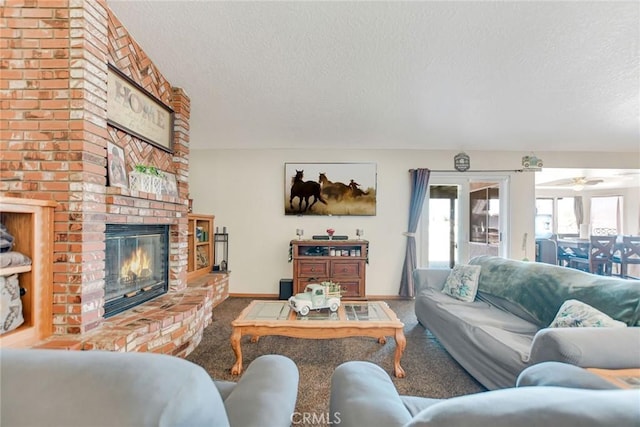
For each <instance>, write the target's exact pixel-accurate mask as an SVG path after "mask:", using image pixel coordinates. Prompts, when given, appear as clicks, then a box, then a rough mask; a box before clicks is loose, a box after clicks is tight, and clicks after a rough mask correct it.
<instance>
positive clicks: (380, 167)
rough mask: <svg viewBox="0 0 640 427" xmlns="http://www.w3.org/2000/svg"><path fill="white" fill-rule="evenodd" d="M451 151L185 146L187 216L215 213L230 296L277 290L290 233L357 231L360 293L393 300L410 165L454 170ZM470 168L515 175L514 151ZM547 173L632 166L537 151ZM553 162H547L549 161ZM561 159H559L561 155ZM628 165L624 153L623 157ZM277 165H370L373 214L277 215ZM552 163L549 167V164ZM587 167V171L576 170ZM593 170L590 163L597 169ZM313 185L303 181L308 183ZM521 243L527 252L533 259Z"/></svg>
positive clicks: (517, 240) (515, 213)
mask: <svg viewBox="0 0 640 427" xmlns="http://www.w3.org/2000/svg"><path fill="white" fill-rule="evenodd" d="M458 151H459V150H456V151H426V150H340V151H327V150H193V151H192V152H191V154H190V175H189V184H190V198H192V199H193V200H194V202H193V211H194V212H195V213H201V214H213V215H215V217H216V218H215V224H216V225H217V226H218V227H222V226H226V227H227V230H228V232H229V241H230V243H229V268H230V270H231V281H230V288H231V289H230V292H231V293H240V294H277V293H278V289H279V281H280V279H281V278H291V277H292V264H290V263H288V262H287V258H288V251H289V241H290V240H292V239H295V238H296V236H295V229H296V228H303V229H304V230H305V237H307V238H310V237H311V236H312V235H313V234H324V230H326V229H327V228H329V227H332V228H335V230H336V234H347V235H349V236H350V237H354V236H355V229H356V228H363V229H364V230H365V238H366V239H367V240H369V242H370V249H369V265H368V266H367V295H371V296H374V295H380V296H388V295H397V293H398V288H399V284H400V275H401V272H402V263H403V260H404V247H405V241H406V240H405V239H406V238H405V237H404V236H403V235H402V232H404V231H406V227H407V221H408V208H409V191H410V186H409V173H408V170H409V169H412V168H429V169H444V170H452V169H453V156H454V155H455V154H456V153H457V152H458ZM467 154H469V155H470V156H471V168H472V169H473V170H494V169H519V168H520V167H521V157H522V156H523V155H526V154H529V153H520V152H468V153H467ZM536 155H537V156H538V157H540V158H542V159H543V160H544V161H545V166H550V167H575V166H576V165H575V164H574V163H575V162H578V163H579V162H580V159H582V161H583V163H584V165H583V166H584V167H607V168H616V167H619V168H632V167H635V166H634V165H629V164H628V163H629V162H626V164H625V162H624V160H625V159H624V158H623V159H621V157H625V156H620V155H613V154H608V153H586V154H580V155H577V154H576V153H567V154H564V155H563V154H562V153H551V154H546V153H536ZM551 156H553V158H551ZM563 158H565V159H566V161H565V162H563V161H562V159H563ZM626 158H627V159H628V156H627V157H626ZM285 162H300V163H312V162H374V163H376V164H377V172H378V180H377V215H376V216H369V217H364V216H357V217H327V216H318V217H315V216H302V217H298V216H285V215H284V207H283V204H284V188H285V177H284V164H285ZM552 165H553V166H552ZM585 165H586V166H585ZM596 165H597V166H596ZM307 178H309V179H312V177H307ZM510 196H511V206H510V207H511V209H510V211H511V212H510V215H511V216H510V221H511V235H510V241H509V245H510V246H509V247H510V248H511V251H510V253H509V257H512V258H516V259H521V258H522V257H523V256H524V253H523V251H522V237H523V235H524V233H529V236H533V235H534V231H533V228H534V215H535V192H534V174H533V173H513V174H511V192H510ZM533 245H534V242H533V239H529V242H528V249H527V253H528V254H529V258H531V257H532V254H533V253H534V246H533Z"/></svg>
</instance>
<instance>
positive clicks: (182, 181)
mask: <svg viewBox="0 0 640 427" xmlns="http://www.w3.org/2000/svg"><path fill="white" fill-rule="evenodd" d="M1 19H2V24H3V25H1V26H0V44H1V46H2V58H0V61H1V62H0V87H1V94H2V98H1V101H0V102H1V106H2V118H1V119H2V120H1V122H0V152H1V154H0V179H1V181H0V191H1V192H3V193H7V194H9V195H13V196H18V197H29V198H38V199H51V200H55V201H56V202H58V207H57V208H56V213H55V225H54V228H55V230H54V231H55V244H54V259H55V261H54V286H53V315H54V318H53V324H54V334H56V335H59V336H65V335H69V334H88V333H89V332H91V331H94V330H96V329H97V328H99V327H100V326H102V325H103V324H104V323H105V321H104V319H103V317H102V314H103V304H104V273H105V272H104V267H105V266H104V257H105V252H104V251H105V243H104V231H105V224H106V223H124V222H133V223H162V224H170V239H171V255H170V260H169V261H170V293H173V294H177V293H182V294H184V293H185V292H188V286H187V282H186V258H187V257H186V254H185V251H186V248H187V244H186V239H187V198H188V191H189V189H188V173H189V172H188V171H189V115H190V103H189V97H188V96H187V94H186V93H184V91H183V90H181V89H179V88H174V87H172V86H171V84H170V83H169V82H168V81H167V80H166V78H164V76H163V75H162V73H161V72H160V71H159V70H158V69H157V68H156V66H155V65H154V64H153V62H152V61H151V59H150V58H149V57H148V56H147V55H146V54H145V53H144V50H143V49H142V48H141V47H140V46H139V45H138V44H137V43H136V42H135V40H133V39H132V38H131V37H130V35H129V33H128V31H127V30H126V28H124V27H123V26H122V24H121V23H120V21H119V20H118V19H117V17H115V16H114V15H113V14H112V13H111V11H110V10H109V9H108V8H107V6H106V2H105V1H104V0H102V1H93V0H91V1H88V0H21V1H18V0H6V1H5V3H4V8H3V9H2V17H1ZM108 63H110V64H112V65H114V66H115V67H116V68H118V69H119V70H120V71H122V72H123V73H124V74H126V75H127V76H129V77H130V78H131V79H132V80H134V81H135V82H136V83H137V84H139V85H140V86H141V87H143V88H144V89H145V90H146V91H148V92H149V93H151V94H152V95H153V96H155V97H156V98H157V99H158V100H160V101H161V102H162V103H164V104H165V105H167V106H169V107H171V108H172V109H173V110H174V112H175V116H174V131H175V137H174V141H173V149H174V152H173V153H172V154H171V153H168V152H166V151H163V150H161V149H159V148H156V147H155V146H153V145H151V144H148V143H146V142H144V141H142V140H140V139H137V138H136V137H133V136H131V135H128V134H126V133H125V132H122V131H121V130H118V129H116V128H113V127H111V126H109V125H107V112H106V104H107V96H106V95H107V69H108V67H107V64H108ZM107 142H112V143H114V144H116V145H118V146H120V147H122V148H123V150H124V153H125V159H126V164H127V166H126V167H127V171H131V170H132V169H133V167H134V166H135V165H136V164H138V163H144V164H147V165H153V166H156V167H157V168H158V169H160V170H163V171H166V172H170V173H173V174H175V175H176V179H177V184H178V192H179V195H178V197H169V196H156V195H155V194H148V193H142V192H135V191H130V190H128V189H121V188H118V187H108V186H107V168H106V166H107V161H106V148H107ZM203 298H204V299H210V298H212V296H211V295H209V296H207V293H206V292H205V295H204V296H203ZM208 305H209V309H208V310H209V313H210V310H211V307H210V305H211V304H208ZM205 306H207V304H203V307H205ZM202 323H206V322H202ZM94 335H95V334H94ZM107 347H109V346H107ZM125 347H127V346H125ZM138 347H139V348H142V345H140V346H138Z"/></svg>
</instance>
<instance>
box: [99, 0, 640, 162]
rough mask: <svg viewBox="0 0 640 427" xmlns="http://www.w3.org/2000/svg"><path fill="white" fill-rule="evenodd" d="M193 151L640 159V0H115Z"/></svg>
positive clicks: (114, 6) (114, 5) (111, 1)
mask: <svg viewBox="0 0 640 427" xmlns="http://www.w3.org/2000/svg"><path fill="white" fill-rule="evenodd" d="M108 4H109V6H110V7H111V9H112V10H113V11H114V13H115V14H116V16H117V17H118V18H119V19H120V20H121V21H122V23H123V24H124V25H125V27H127V29H128V30H129V32H130V33H131V35H132V36H133V37H134V38H135V39H136V41H137V42H138V43H140V44H141V46H142V47H143V49H144V50H145V51H146V52H147V53H148V54H149V56H150V57H151V58H152V60H153V61H154V62H155V63H156V65H157V66H158V67H159V68H160V70H161V71H162V72H163V74H164V75H165V77H167V79H169V81H170V82H171V83H172V84H173V85H174V86H179V87H182V88H184V89H185V91H186V92H187V94H188V95H189V96H190V97H191V102H192V103H191V145H192V147H193V148H207V147H211V148H319V147H322V148H410V149H454V150H457V149H460V150H469V151H471V150H515V151H525V152H530V151H533V150H536V151H621V152H631V151H635V152H637V151H638V150H640V103H639V97H640V47H639V46H640V25H639V22H640V2H637V1H629V2H618V1H605V2H584V1H582V2H556V1H541V2H532V1H526V2H525V1H517V2H516V1H513V2H508V1H507V2H489V1H476V2H460V1H443V2H432V1H429V2H394V1H390V2H384V1H378V2H364V1H357V2H324V1H317V2H312V1H301V2H267V1H263V2H219V1H202V0H201V1H149V0H146V1H130V0H129V1H114V0H109V1H108Z"/></svg>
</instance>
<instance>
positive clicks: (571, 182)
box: [544, 176, 604, 191]
mask: <svg viewBox="0 0 640 427" xmlns="http://www.w3.org/2000/svg"><path fill="white" fill-rule="evenodd" d="M601 182H604V179H600V178H587V177H584V176H579V177H575V178H565V179H558V180H556V181H551V182H547V183H545V184H544V185H549V186H558V187H572V188H573V189H574V190H576V191H580V190H582V189H583V188H584V186H585V185H597V184H600V183H601Z"/></svg>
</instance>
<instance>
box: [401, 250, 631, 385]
mask: <svg viewBox="0 0 640 427" xmlns="http://www.w3.org/2000/svg"><path fill="white" fill-rule="evenodd" d="M469 264H470V265H477V266H480V274H479V278H478V281H477V286H478V287H477V295H476V296H475V299H474V300H473V301H471V302H466V301H461V300H459V299H456V298H453V297H451V296H449V295H448V294H445V293H443V292H442V290H443V287H444V285H445V282H446V280H447V278H448V277H449V274H450V270H448V269H416V270H415V271H414V272H413V279H414V283H415V286H416V301H415V313H416V316H417V318H418V321H419V322H420V323H421V324H422V325H423V326H424V327H425V328H427V329H429V330H430V331H431V332H432V333H433V335H434V336H435V337H436V338H437V339H438V341H439V342H440V343H441V344H442V345H443V346H444V348H445V349H446V350H447V351H448V352H449V354H451V356H453V358H455V359H456V360H457V361H458V363H460V365H461V366H462V367H463V368H464V369H466V370H467V372H469V374H471V375H472V376H473V377H474V378H476V379H477V380H478V381H479V382H480V383H481V384H482V385H484V386H485V387H486V388H488V389H497V388H505V387H513V386H514V385H515V381H516V378H517V377H518V374H520V372H522V370H523V369H525V368H526V367H528V366H530V365H533V364H536V363H539V362H544V361H559V362H566V363H570V364H573V365H577V366H581V367H593V368H604V369H623V368H634V367H639V366H640V327H638V326H640V320H639V319H640V282H639V281H634V280H626V279H619V278H615V277H604V276H596V275H593V274H589V273H585V272H582V271H578V270H573V269H569V268H565V267H560V266H555V265H550V264H543V263H534V262H524V261H516V260H510V259H505V258H501V257H493V256H480V257H476V258H474V259H472V260H471V261H470V262H469ZM568 300H578V301H581V302H583V303H585V304H587V305H589V306H591V307H593V308H595V309H597V310H599V311H600V312H603V313H604V314H606V315H608V316H610V317H611V318H612V319H615V320H617V321H621V322H623V323H624V324H626V325H627V326H628V327H553V328H552V327H549V325H551V323H552V321H554V318H556V315H557V313H558V310H559V309H560V307H561V306H562V305H563V303H565V302H566V301H568ZM617 323H619V322H617ZM622 326H624V325H622Z"/></svg>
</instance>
